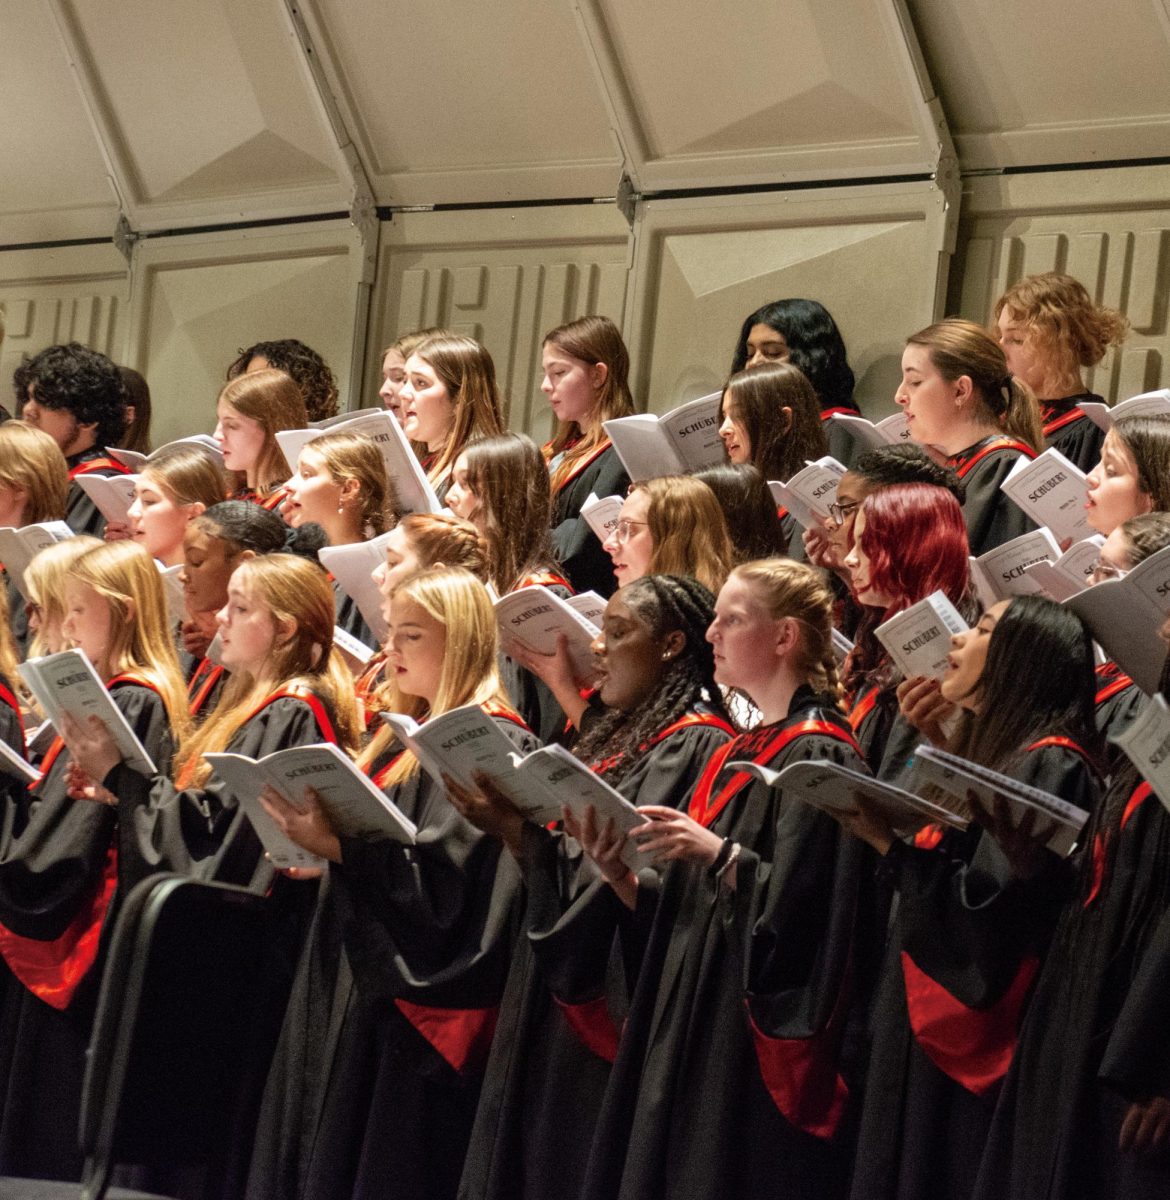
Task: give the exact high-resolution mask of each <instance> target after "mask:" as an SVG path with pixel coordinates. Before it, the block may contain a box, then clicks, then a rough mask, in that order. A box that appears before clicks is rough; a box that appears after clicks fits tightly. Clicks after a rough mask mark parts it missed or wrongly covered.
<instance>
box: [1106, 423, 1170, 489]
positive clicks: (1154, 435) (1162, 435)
mask: <svg viewBox="0 0 1170 1200" xmlns="http://www.w3.org/2000/svg"><path fill="white" fill-rule="evenodd" d="M1110 432H1111V433H1112V434H1113V436H1114V437H1115V438H1116V439H1117V440H1118V441H1119V442H1120V443H1121V444H1122V445H1123V446H1124V447H1125V449H1126V450H1127V451H1128V452H1129V454H1130V457H1132V459H1133V461H1134V466H1135V467H1137V476H1138V487H1140V488H1141V490H1142V491H1143V492H1144V493H1145V494H1146V495H1147V496H1149V497H1150V503H1151V505H1152V507H1153V510H1154V512H1170V417H1122V418H1121V419H1120V420H1119V421H1114V422H1113V427H1112V428H1111V430H1110Z"/></svg>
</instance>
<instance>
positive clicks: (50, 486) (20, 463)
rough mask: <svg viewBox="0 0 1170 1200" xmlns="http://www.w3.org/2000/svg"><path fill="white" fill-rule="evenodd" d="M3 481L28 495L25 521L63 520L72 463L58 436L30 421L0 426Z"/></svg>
mask: <svg viewBox="0 0 1170 1200" xmlns="http://www.w3.org/2000/svg"><path fill="white" fill-rule="evenodd" d="M0 483H2V484H4V485H5V486H7V487H11V488H19V489H20V490H21V491H23V492H24V494H25V502H24V523H25V524H26V525H39V524H41V522H43V521H61V520H64V517H65V505H66V503H67V501H68V498H69V464H68V463H67V462H66V461H65V455H64V454H62V453H61V447H60V446H58V445H57V441H56V439H55V438H53V437H50V435H49V434H47V433H45V431H44V430H43V429H37V428H36V427H35V426H33V425H29V424H28V423H27V422H26V421H5V422H4V423H3V424H2V425H0Z"/></svg>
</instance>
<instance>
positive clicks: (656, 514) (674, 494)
mask: <svg viewBox="0 0 1170 1200" xmlns="http://www.w3.org/2000/svg"><path fill="white" fill-rule="evenodd" d="M634 492H645V493H646V500H647V505H646V524H647V526H648V527H649V529H650V537H651V539H652V541H653V543H654V549H653V551H652V552H651V554H650V561H649V563H648V564H647V566H646V574H647V575H689V576H690V577H691V578H692V579H697V580H698V581H699V582H700V583H701V584H702V585H703V586H704V587H705V588H707V589H708V591H710V592H711V593H712V594H715V593H717V592H718V591H719V589H720V588H721V587H722V586H723V583H724V581H725V580H726V579H727V574H728V572H729V571H730V570H731V566H732V563H733V562H734V561H735V551H734V550H733V548H732V545H731V535H730V534H729V533H728V532H727V519H726V518H725V517H724V515H723V509H722V508H720V506H719V501H718V500H717V499H716V498H715V493H714V492H713V491H712V490H711V489H710V488H709V487H708V486H707V485H706V484H705V483H703V482H702V481H701V480H699V479H695V478H694V477H693V476H691V475H663V476H660V477H659V478H657V479H647V480H645V481H644V482H642V483H636V484H634V486H633V487H631V488H630V493H631V494H633V493H634Z"/></svg>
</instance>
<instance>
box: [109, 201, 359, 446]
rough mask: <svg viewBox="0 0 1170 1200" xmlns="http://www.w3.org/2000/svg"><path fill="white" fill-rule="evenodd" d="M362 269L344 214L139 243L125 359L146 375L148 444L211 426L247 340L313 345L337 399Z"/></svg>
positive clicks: (344, 379) (344, 380)
mask: <svg viewBox="0 0 1170 1200" xmlns="http://www.w3.org/2000/svg"><path fill="white" fill-rule="evenodd" d="M359 275H360V245H359V242H358V238H357V235H356V233H355V232H354V230H353V229H352V228H351V227H350V226H349V225H348V223H345V222H337V223H331V224H329V225H310V226H304V227H299V228H298V229H296V230H295V231H289V230H285V229H282V230H256V231H252V232H250V233H233V234H207V235H198V236H192V237H189V238H188V237H182V238H159V239H157V240H151V239H147V240H146V241H144V242H141V243H139V245H138V246H137V247H136V248H135V253H134V298H133V305H132V313H131V321H130V342H129V347H128V355H129V357H128V359H127V361H128V362H129V363H130V364H131V365H132V366H134V367H137V368H138V370H140V371H142V373H143V374H144V375H145V376H146V377H147V379H148V380H149V382H150V385H151V390H152V393H153V399H154V409H155V414H156V416H155V421H154V427H153V438H154V442H155V444H156V445H157V444H161V443H162V442H165V441H168V440H170V439H171V438H176V437H182V436H184V435H186V434H190V433H196V432H200V431H206V432H210V431H211V429H212V428H213V427H214V425H215V399H216V396H217V395H218V394H219V391H220V389H221V388H222V387H223V383H224V378H225V371H226V369H227V366H228V364H229V363H230V362H231V361H232V359H234V358H235V357H236V354H237V352H238V350H239V349H240V348H242V347H245V346H249V345H251V344H253V343H254V342H259V341H270V340H275V339H278V338H288V337H293V338H299V339H300V340H301V341H303V342H306V343H307V344H308V345H310V346H312V347H313V349H314V350H316V351H317V352H318V353H319V354H321V355H322V356H323V357H324V358H325V360H326V361H327V362H328V363H329V365H330V366H331V367H332V369H333V373H334V376H335V377H336V379H337V383H338V387H339V388H340V390H341V397H342V404H343V405H344V404H345V402H346V398H347V395H348V390H349V377H348V376H349V362H350V352H351V346H352V341H353V337H354V319H355V312H356V300H357V280H358V278H359Z"/></svg>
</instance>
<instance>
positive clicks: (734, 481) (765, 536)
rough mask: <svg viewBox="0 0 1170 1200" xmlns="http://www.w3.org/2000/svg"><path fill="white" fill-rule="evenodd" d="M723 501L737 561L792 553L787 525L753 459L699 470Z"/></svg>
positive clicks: (700, 475)
mask: <svg viewBox="0 0 1170 1200" xmlns="http://www.w3.org/2000/svg"><path fill="white" fill-rule="evenodd" d="M695 478H696V479H698V480H701V481H702V482H703V483H705V484H706V485H707V486H708V487H709V488H710V489H711V490H712V491H713V492H714V493H715V499H716V500H718V501H719V507H720V508H721V509H723V515H724V517H725V518H726V519H727V532H728V533H729V534H730V535H731V548H732V550H733V551H734V553H735V565H736V566H738V565H739V564H740V563H745V562H753V561H754V560H755V559H757V558H775V557H777V556H781V557H783V556H784V555H786V554H787V553H788V541H787V539H786V538H785V536H784V526H783V525H782V524H781V523H780V516H779V514H778V513H777V511H776V500H775V498H774V497H773V496H772V493H771V491H770V490H769V488H768V484H767V482H766V481H765V479H764V477H763V475H761V474H760V472H759V471H758V470H757V469H756V468H755V467H753V466H752V465H751V464H750V463H739V464H738V465H736V464H732V463H723V464H720V465H719V466H714V467H705V468H704V469H703V470H702V471H696V472H695Z"/></svg>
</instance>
